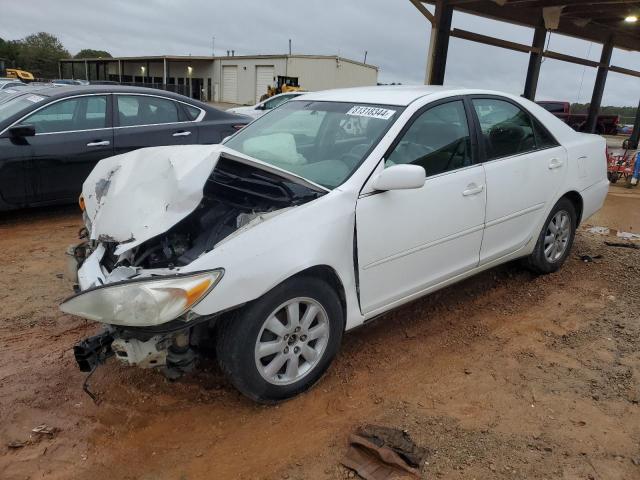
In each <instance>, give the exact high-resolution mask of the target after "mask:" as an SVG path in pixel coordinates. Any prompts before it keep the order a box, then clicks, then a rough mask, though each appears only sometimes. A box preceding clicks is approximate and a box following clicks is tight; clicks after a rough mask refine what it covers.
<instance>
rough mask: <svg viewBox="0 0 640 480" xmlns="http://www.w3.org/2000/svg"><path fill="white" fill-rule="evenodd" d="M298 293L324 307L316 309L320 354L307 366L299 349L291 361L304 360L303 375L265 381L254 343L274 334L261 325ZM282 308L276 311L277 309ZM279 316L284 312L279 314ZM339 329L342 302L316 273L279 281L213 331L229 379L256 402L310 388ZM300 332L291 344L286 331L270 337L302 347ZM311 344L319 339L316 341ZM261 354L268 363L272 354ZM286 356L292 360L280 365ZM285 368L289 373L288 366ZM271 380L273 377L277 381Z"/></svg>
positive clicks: (276, 399) (329, 354)
mask: <svg viewBox="0 0 640 480" xmlns="http://www.w3.org/2000/svg"><path fill="white" fill-rule="evenodd" d="M297 298H306V299H309V300H312V301H314V302H316V303H317V304H319V305H321V306H322V308H323V309H324V310H321V311H322V312H323V313H320V316H321V317H322V319H323V325H327V326H328V329H329V333H328V339H327V340H326V341H325V342H324V343H323V345H324V347H323V350H322V353H320V354H318V357H316V358H317V360H314V361H315V362H316V363H315V364H314V365H313V366H311V363H309V364H308V365H307V364H306V363H305V362H307V360H306V359H305V358H304V353H302V354H299V355H303V356H302V357H300V356H298V359H297V360H295V362H296V365H300V363H302V365H307V368H308V371H307V372H306V373H304V376H302V377H301V378H300V379H299V380H297V381H293V382H292V383H288V384H275V383H273V382H270V381H267V379H266V378H265V377H263V374H262V373H261V371H260V370H259V369H258V368H259V367H258V362H259V361H260V362H262V360H258V359H257V358H256V356H257V353H256V345H257V342H258V340H259V339H260V340H261V341H263V338H264V336H265V335H273V336H274V337H276V336H275V335H274V334H272V333H271V331H269V330H268V329H267V330H264V328H265V325H266V322H267V320H268V319H269V318H270V317H271V315H272V313H274V311H275V310H276V309H278V308H279V307H280V306H281V305H283V304H285V303H286V302H289V301H291V300H292V299H297ZM303 308H308V307H307V306H306V305H303V304H301V307H300V312H301V313H300V318H303V317H304V312H305V311H306V310H303ZM284 311H285V310H278V311H277V312H284ZM285 313H286V312H285ZM281 317H282V314H281V315H280V318H281ZM318 318H320V317H318ZM318 321H319V320H318ZM287 324H288V323H287ZM314 324H315V325H316V326H317V325H319V323H318V324H316V323H315V320H314V323H312V324H311V325H312V326H313V325H314ZM281 325H282V322H281ZM285 327H286V325H285ZM343 331H344V315H343V311H342V305H341V303H340V299H339V297H338V294H337V293H336V292H335V291H334V289H333V288H331V287H330V286H329V285H328V284H327V283H326V282H324V281H322V280H320V279H318V278H314V277H297V278H294V279H290V280H287V281H285V282H283V283H281V284H280V285H278V286H277V287H275V288H274V289H273V290H271V291H270V292H268V293H267V294H265V295H264V296H262V297H260V298H259V299H257V300H255V301H253V302H251V303H249V304H247V305H245V306H244V307H242V308H241V309H239V310H238V311H236V312H234V313H233V314H231V315H230V316H228V317H227V318H225V319H224V321H223V322H222V324H221V325H220V328H219V331H218V336H217V345H216V349H217V356H218V362H219V364H220V367H221V368H222V371H223V372H224V373H225V375H226V376H227V378H228V379H229V380H230V381H231V383H232V384H233V385H234V386H235V387H236V388H237V389H238V390H240V392H242V393H243V394H244V395H246V396H247V397H249V398H251V399H252V400H255V401H257V402H260V403H276V402H279V401H282V400H286V399H288V398H291V397H293V396H295V395H297V394H299V393H301V392H303V391H305V390H307V389H309V388H310V387H311V386H312V385H313V384H315V383H316V382H317V381H318V380H319V379H320V377H321V376H322V375H323V373H324V372H325V371H326V370H327V368H328V367H329V365H330V364H331V362H332V360H333V358H334V357H335V355H336V353H337V352H338V349H339V348H340V343H341V341H342V334H343ZM302 333H304V332H302ZM298 335H299V336H298V338H297V339H296V343H295V344H290V343H287V342H286V341H285V340H286V338H284V336H283V337H277V338H274V339H273V341H274V342H275V341H277V342H285V343H281V345H283V346H284V348H287V349H288V346H289V345H291V349H293V348H295V347H294V345H300V347H302V345H301V343H299V342H301V340H302V339H303V338H302V337H303V336H304V335H301V334H300V333H299V334H298ZM293 336H294V335H293V334H292V335H290V337H289V342H290V341H291V340H292V337H293ZM309 336H311V334H310V335H309ZM280 338H282V340H280ZM312 342H313V340H311V341H308V342H307V343H308V345H312ZM316 342H317V340H316ZM315 345H318V344H317V343H316V344H315ZM282 352H284V350H283V351H282ZM280 353H281V352H280V351H278V352H277V353H275V354H274V357H271V358H272V361H273V360H274V359H275V356H279V355H280ZM287 354H289V353H287ZM291 354H293V350H291ZM265 358H266V359H267V360H266V361H267V362H268V360H269V358H270V357H265ZM289 361H292V360H287V363H286V364H285V365H284V366H283V368H286V367H288V365H289ZM266 366H268V364H266V365H265V367H266ZM279 371H280V370H279ZM286 373H287V374H288V371H287V372H286ZM275 375H276V377H279V376H280V374H278V373H276V374H275ZM282 376H284V374H282ZM274 381H275V382H277V381H278V380H274ZM282 381H291V379H289V380H286V379H283V380H282Z"/></svg>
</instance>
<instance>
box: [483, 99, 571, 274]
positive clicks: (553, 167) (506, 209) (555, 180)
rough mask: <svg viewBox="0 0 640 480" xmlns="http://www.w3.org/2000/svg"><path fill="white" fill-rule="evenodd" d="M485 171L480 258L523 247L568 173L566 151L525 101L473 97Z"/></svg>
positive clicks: (536, 233)
mask: <svg viewBox="0 0 640 480" xmlns="http://www.w3.org/2000/svg"><path fill="white" fill-rule="evenodd" d="M471 103H472V104H473V110H474V112H475V114H476V121H477V122H478V124H477V125H478V130H479V131H481V132H482V134H481V137H482V139H481V148H482V150H483V152H484V168H485V172H486V176H487V215H486V226H485V232H484V237H483V240H482V250H481V252H480V263H481V264H484V263H487V262H490V261H493V260H496V259H498V258H500V257H503V256H505V255H508V254H510V253H513V252H515V251H517V250H518V249H520V248H522V247H523V246H524V245H525V244H526V243H527V242H528V241H529V240H530V239H531V238H532V236H534V235H538V233H539V230H538V229H539V224H540V222H542V220H543V218H542V217H543V216H545V215H546V214H547V212H548V211H549V209H550V208H551V206H552V205H550V203H551V202H553V201H554V200H555V198H556V196H557V193H558V190H559V188H560V187H561V185H562V183H563V181H564V178H565V176H566V173H567V152H566V150H565V148H564V147H562V146H560V145H559V143H558V142H557V141H556V140H555V139H554V138H553V136H552V135H551V134H550V133H549V132H548V131H547V130H546V129H545V128H544V127H543V125H542V124H541V123H540V122H539V121H538V120H537V119H535V117H533V115H531V114H529V112H527V111H526V110H524V109H523V108H522V106H520V105H517V104H516V103H515V102H513V101H511V100H509V99H506V98H504V97H479V96H478V97H476V96H474V97H473V98H472V99H471Z"/></svg>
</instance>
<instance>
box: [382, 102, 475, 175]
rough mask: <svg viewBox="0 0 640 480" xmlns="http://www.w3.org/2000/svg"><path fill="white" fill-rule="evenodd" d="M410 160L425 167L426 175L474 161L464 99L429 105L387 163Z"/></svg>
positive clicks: (393, 163) (400, 162) (401, 140)
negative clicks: (433, 105) (430, 106)
mask: <svg viewBox="0 0 640 480" xmlns="http://www.w3.org/2000/svg"><path fill="white" fill-rule="evenodd" d="M407 163H410V164H413V165H420V166H421V167H424V169H425V171H426V173H427V176H430V175H437V174H439V173H443V172H447V171H450V170H456V169H458V168H462V167H466V166H469V165H471V164H472V163H473V160H472V154H471V140H470V137H469V126H468V124H467V115H466V113H465V110H464V105H463V103H462V101H461V100H456V101H454V102H449V103H444V104H442V105H438V106H436V107H433V108H430V109H429V110H427V111H425V112H424V113H422V114H421V115H420V116H419V117H418V118H416V119H415V121H414V122H413V123H412V124H411V126H410V127H409V129H408V130H407V131H406V132H405V133H404V135H403V136H402V138H401V139H400V142H399V143H398V144H397V145H396V147H395V148H394V149H393V151H392V152H391V154H390V155H389V156H388V158H387V160H386V161H385V166H387V167H388V166H392V165H398V164H407Z"/></svg>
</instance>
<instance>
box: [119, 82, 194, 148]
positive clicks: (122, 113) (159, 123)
mask: <svg viewBox="0 0 640 480" xmlns="http://www.w3.org/2000/svg"><path fill="white" fill-rule="evenodd" d="M114 113H115V114H114V119H115V122H114V123H115V128H114V144H115V152H116V154H119V153H125V152H128V151H131V150H135V149H138V148H142V147H155V146H162V145H186V144H193V143H198V128H197V126H196V125H195V122H193V121H191V120H190V119H189V117H188V116H187V112H185V111H184V110H183V107H182V105H181V104H180V102H177V101H175V100H173V99H171V98H166V97H160V96H155V95H146V94H145V95H142V94H133V93H131V94H115V95H114Z"/></svg>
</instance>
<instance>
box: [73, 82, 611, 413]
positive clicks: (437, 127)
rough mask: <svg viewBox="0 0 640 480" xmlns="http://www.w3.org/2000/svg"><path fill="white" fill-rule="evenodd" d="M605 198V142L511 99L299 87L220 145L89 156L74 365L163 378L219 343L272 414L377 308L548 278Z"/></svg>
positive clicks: (78, 251) (235, 374) (436, 91)
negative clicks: (81, 322)
mask: <svg viewBox="0 0 640 480" xmlns="http://www.w3.org/2000/svg"><path fill="white" fill-rule="evenodd" d="M607 189H608V181H607V177H606V158H605V141H604V139H603V138H602V137H599V136H596V135H589V134H583V133H577V132H575V131H574V130H572V129H571V128H570V127H568V126H567V125H566V124H565V123H563V122H562V121H560V120H558V119H557V118H556V117H555V116H553V115H552V114H550V113H549V112H547V111H546V110H544V109H543V108H541V107H539V106H537V105H536V104H535V103H532V102H530V101H528V100H524V99H522V98H520V97H516V96H512V95H508V94H503V93H498V92H491V91H483V90H463V89H451V88H442V87H440V88H438V87H423V86H419V87H418V86H416V87H370V88H354V89H344V90H333V91H326V92H317V93H309V94H306V95H304V96H301V97H299V98H296V99H294V100H292V101H289V102H287V103H285V104H283V105H282V106H281V107H280V108H278V109H277V110H274V111H273V112H272V113H271V114H269V116H268V117H265V118H262V119H258V120H256V121H255V122H253V123H252V124H250V125H249V126H247V127H245V128H244V129H242V130H240V131H239V132H237V133H236V134H235V135H234V136H232V137H231V138H229V139H228V140H227V141H226V142H225V143H224V144H223V145H214V146H205V145H189V146H172V147H156V148H149V149H143V150H137V151H134V152H131V153H127V154H124V155H120V156H116V157H111V158H109V159H106V160H103V161H102V162H100V163H99V164H98V166H97V167H96V168H95V170H94V171H93V172H92V173H91V175H90V176H89V178H88V179H87V181H86V182H85V184H84V189H83V197H81V205H82V206H84V208H85V211H84V218H85V222H86V227H87V229H86V236H87V241H86V242H85V243H84V244H82V245H79V246H77V247H76V248H74V249H73V251H71V252H70V254H71V255H72V256H73V257H74V258H73V259H72V262H73V264H74V265H75V264H76V262H77V263H78V264H79V265H80V268H79V270H78V271H77V276H78V280H77V281H78V284H79V286H78V291H79V293H77V294H76V295H75V296H73V297H70V298H69V299H67V300H65V301H64V303H62V305H61V308H62V310H63V311H65V312H67V313H70V314H74V315H78V316H81V317H84V318H88V319H90V320H93V321H96V322H100V323H102V324H104V325H105V330H104V332H103V333H101V334H100V335H98V336H96V337H92V338H89V339H87V340H85V341H84V342H82V343H81V344H79V345H77V346H76V349H75V353H76V358H77V360H78V362H79V364H80V367H81V369H83V370H91V369H93V368H95V366H96V365H97V364H98V363H100V362H101V361H103V360H104V359H105V358H106V357H108V356H110V355H112V354H115V356H116V357H117V358H118V359H119V360H121V361H123V362H125V363H128V364H130V365H138V366H143V367H162V368H163V369H164V371H165V372H166V373H167V374H169V375H174V376H175V375H178V374H180V373H181V372H184V371H188V370H189V369H190V368H191V367H192V366H193V361H194V359H195V358H197V356H198V355H200V354H201V353H202V352H204V351H206V350H207V349H211V347H214V346H215V348H216V350H217V358H218V360H219V363H220V365H221V367H222V370H223V371H224V372H225V373H226V374H227V375H228V376H229V378H230V380H231V381H232V382H233V384H234V385H235V386H236V387H237V388H238V389H239V390H240V391H241V392H243V393H244V394H246V395H247V396H249V397H251V398H253V399H255V400H257V401H261V402H274V401H279V400H283V399H286V398H288V397H291V396H293V395H296V394H298V393H300V392H302V391H304V390H305V389H307V388H309V387H310V386H311V385H313V384H314V383H315V382H316V381H317V380H318V379H319V378H320V377H321V375H322V374H323V372H324V371H325V370H326V369H327V367H328V366H329V364H330V363H331V361H332V359H333V358H334V356H335V355H336V353H337V351H338V349H339V346H340V342H341V339H342V335H343V333H344V332H345V331H346V330H350V329H352V328H354V327H357V326H359V325H362V324H363V323H365V322H367V321H368V320H371V319H372V318H374V317H376V316H378V315H380V314H382V313H384V312H387V311H389V310H391V309H393V308H396V307H398V306H400V305H403V304H405V303H407V302H410V301H412V300H414V299H416V298H419V297H421V296H423V295H426V294H428V293H430V292H433V291H435V290H438V289H440V288H442V287H445V286H446V285H450V284H452V283H454V282H458V281H460V280H462V279H464V278H467V277H469V276H471V275H474V274H476V273H478V272H480V271H483V270H486V269H488V268H491V267H494V266H496V265H499V264H501V263H504V262H507V261H510V260H513V259H517V258H521V259H524V260H525V262H526V264H527V265H528V266H529V267H530V268H532V269H533V270H535V271H536V272H539V273H549V272H553V271H555V270H557V269H558V268H560V266H561V265H562V264H563V262H564V261H565V260H566V258H567V256H568V255H569V252H570V250H571V245H572V242H573V239H574V235H575V231H576V227H577V226H578V224H579V223H580V222H581V221H584V220H585V219H586V218H587V217H589V216H590V215H592V214H593V213H594V212H596V211H597V210H598V209H599V208H600V207H601V206H602V203H603V201H604V198H605V196H606V193H607Z"/></svg>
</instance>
